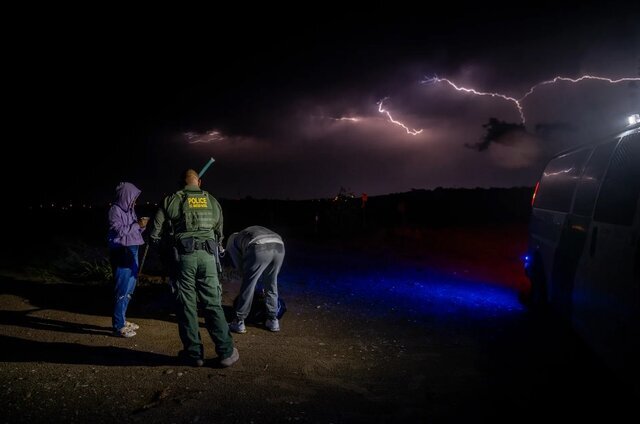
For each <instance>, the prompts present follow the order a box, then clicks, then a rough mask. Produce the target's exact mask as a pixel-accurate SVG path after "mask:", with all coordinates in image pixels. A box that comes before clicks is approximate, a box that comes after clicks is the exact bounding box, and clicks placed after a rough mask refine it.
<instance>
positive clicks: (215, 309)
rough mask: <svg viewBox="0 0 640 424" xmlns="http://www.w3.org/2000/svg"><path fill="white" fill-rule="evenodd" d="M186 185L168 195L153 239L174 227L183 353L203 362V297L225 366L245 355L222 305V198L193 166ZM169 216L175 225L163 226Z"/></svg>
mask: <svg viewBox="0 0 640 424" xmlns="http://www.w3.org/2000/svg"><path fill="white" fill-rule="evenodd" d="M183 181H184V183H185V186H184V188H183V189H182V190H178V191H177V192H176V193H174V194H172V195H169V196H167V197H166V198H165V199H164V201H163V203H162V206H161V207H160V209H158V212H157V214H156V216H155V219H154V223H153V224H154V225H153V231H152V232H151V240H152V241H153V242H154V244H159V243H160V240H161V238H162V233H163V231H166V229H167V228H169V227H170V228H171V229H172V231H173V249H174V252H175V260H176V262H177V266H176V275H175V278H176V281H175V289H176V292H175V295H176V301H177V309H178V311H177V317H178V330H179V333H180V339H181V340H182V345H183V346H184V350H182V351H180V353H179V354H178V357H179V358H180V359H182V360H183V361H184V362H186V363H187V364H189V365H193V366H196V367H201V366H202V365H204V346H203V344H202V340H201V338H200V331H199V323H198V310H197V308H198V301H199V302H200V303H201V305H202V308H203V315H204V320H205V325H206V327H207V330H208V332H209V335H210V336H211V339H212V340H213V342H214V344H215V349H216V353H217V354H218V357H219V358H220V365H221V366H223V367H228V366H231V365H233V364H234V363H235V362H236V361H238V359H239V358H240V355H239V354H238V350H237V349H236V348H235V347H234V346H233V339H232V338H231V333H230V332H229V327H228V325H227V320H226V319H225V316H224V312H223V310H222V303H221V301H222V299H221V293H222V289H221V287H220V282H219V281H218V268H217V262H216V257H217V256H216V255H217V248H218V243H219V241H220V240H221V239H222V208H221V207H220V204H219V203H218V201H217V200H216V199H215V198H214V197H213V196H212V195H210V194H209V193H207V192H206V191H204V190H202V189H201V188H200V184H201V180H200V178H199V176H198V173H197V172H196V171H194V170H193V169H189V170H187V171H185V173H184V174H183ZM166 220H169V221H170V224H171V225H170V226H167V225H164V224H165V221H166Z"/></svg>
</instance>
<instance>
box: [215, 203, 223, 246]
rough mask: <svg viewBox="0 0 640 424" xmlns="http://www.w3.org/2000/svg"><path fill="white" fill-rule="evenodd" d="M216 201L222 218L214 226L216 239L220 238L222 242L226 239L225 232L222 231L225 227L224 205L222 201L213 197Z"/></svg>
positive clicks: (219, 240) (219, 241)
mask: <svg viewBox="0 0 640 424" xmlns="http://www.w3.org/2000/svg"><path fill="white" fill-rule="evenodd" d="M213 201H214V205H216V207H217V208H218V211H219V212H220V214H219V215H220V219H219V220H218V224H217V225H216V228H214V232H215V234H216V239H217V240H218V243H222V240H223V239H224V233H223V231H222V229H223V217H222V206H220V203H218V200H216V199H213Z"/></svg>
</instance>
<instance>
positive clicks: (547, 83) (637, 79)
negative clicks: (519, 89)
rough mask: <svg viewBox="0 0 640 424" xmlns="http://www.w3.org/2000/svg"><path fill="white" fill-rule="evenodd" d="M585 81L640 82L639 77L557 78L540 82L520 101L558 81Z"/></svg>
mask: <svg viewBox="0 0 640 424" xmlns="http://www.w3.org/2000/svg"><path fill="white" fill-rule="evenodd" d="M584 80H596V81H604V82H608V83H609V84H618V83H621V82H629V81H640V78H637V77H635V78H634V77H626V78H618V79H611V78H605V77H598V76H595V75H583V76H581V77H579V78H568V77H560V76H558V77H555V78H554V79H550V80H548V81H542V82H539V83H538V84H536V85H534V86H533V87H531V88H530V89H529V91H527V93H526V94H525V95H524V96H522V98H520V101H522V100H524V99H526V98H527V97H528V96H529V95H530V94H532V93H533V92H534V91H535V89H536V88H538V87H541V86H543V85H549V84H555V83H557V82H558V81H566V82H570V83H574V84H575V83H578V82H581V81H584Z"/></svg>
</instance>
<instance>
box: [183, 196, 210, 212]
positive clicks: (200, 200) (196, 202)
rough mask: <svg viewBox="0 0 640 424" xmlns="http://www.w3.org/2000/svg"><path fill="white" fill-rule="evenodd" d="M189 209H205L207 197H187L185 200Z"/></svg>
mask: <svg viewBox="0 0 640 424" xmlns="http://www.w3.org/2000/svg"><path fill="white" fill-rule="evenodd" d="M187 201H188V204H189V209H201V208H206V207H207V197H206V196H203V197H189V198H188V199H187Z"/></svg>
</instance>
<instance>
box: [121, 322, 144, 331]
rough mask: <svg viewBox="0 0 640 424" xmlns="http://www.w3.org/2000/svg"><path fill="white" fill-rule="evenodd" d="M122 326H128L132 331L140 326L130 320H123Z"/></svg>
mask: <svg viewBox="0 0 640 424" xmlns="http://www.w3.org/2000/svg"><path fill="white" fill-rule="evenodd" d="M124 326H125V327H126V328H129V329H131V330H133V331H136V330H137V329H139V328H140V326H139V325H138V324H136V323H135V322H130V321H125V322H124Z"/></svg>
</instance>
